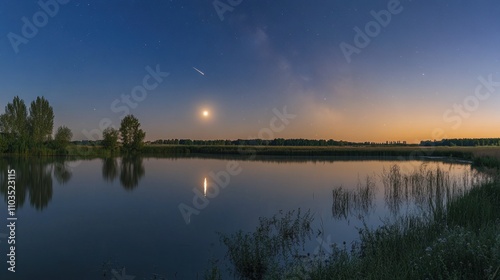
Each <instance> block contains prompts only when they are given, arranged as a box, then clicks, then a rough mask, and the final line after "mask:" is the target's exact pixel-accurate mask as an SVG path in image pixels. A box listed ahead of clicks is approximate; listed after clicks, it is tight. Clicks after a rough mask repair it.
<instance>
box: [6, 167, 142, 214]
mask: <svg viewBox="0 0 500 280" xmlns="http://www.w3.org/2000/svg"><path fill="white" fill-rule="evenodd" d="M102 161H103V162H102V177H103V179H104V180H105V181H108V182H113V181H114V180H115V179H116V178H118V177H119V182H120V185H121V186H122V187H123V188H124V189H126V190H133V189H134V188H136V187H137V186H138V185H139V181H140V179H141V178H142V177H143V176H144V174H145V170H144V166H143V163H142V158H140V157H129V158H127V157H125V158H121V159H117V158H105V159H103V160H102ZM118 161H120V164H118ZM69 162H70V160H68V159H66V158H61V157H41V158H26V157H12V158H0V170H1V172H0V194H2V196H3V198H4V201H6V202H7V197H8V184H7V181H8V178H7V170H8V169H15V170H16V179H15V181H16V184H15V186H16V208H20V207H22V206H23V205H24V204H25V203H26V199H27V198H28V199H29V203H30V205H31V206H32V207H33V208H35V209H37V210H43V209H44V208H46V207H47V205H48V204H49V202H50V201H51V199H52V193H53V180H54V179H55V180H56V182H57V183H58V184H60V185H65V184H67V183H68V182H69V181H70V180H71V177H72V175H73V173H72V168H71V167H70V164H69Z"/></svg>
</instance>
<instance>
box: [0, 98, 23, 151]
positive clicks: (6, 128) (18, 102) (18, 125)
mask: <svg viewBox="0 0 500 280" xmlns="http://www.w3.org/2000/svg"><path fill="white" fill-rule="evenodd" d="M0 130H1V131H2V132H3V133H4V139H5V140H4V141H5V142H6V143H7V146H8V150H9V151H10V152H23V151H25V150H26V148H27V141H28V111H27V110H26V105H25V104H24V100H22V99H20V98H19V96H16V97H14V100H13V101H12V103H8V104H7V106H5V113H4V114H2V115H1V116H0Z"/></svg>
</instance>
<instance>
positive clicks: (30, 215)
mask: <svg viewBox="0 0 500 280" xmlns="http://www.w3.org/2000/svg"><path fill="white" fill-rule="evenodd" d="M228 164H229V165H228ZM394 164H398V165H399V166H400V168H401V170H402V172H403V171H405V170H406V171H410V170H413V169H415V168H417V169H418V168H421V166H422V165H425V166H427V168H428V169H435V168H436V167H437V166H439V167H440V168H441V169H442V170H445V171H449V172H450V175H451V176H456V177H457V178H462V176H463V173H464V172H470V166H469V165H467V164H457V163H454V164H451V163H444V162H437V161H396V160H379V159H377V160H347V159H338V158H337V159H334V158H316V159H287V158H278V157H274V158H272V157H270V158H265V159H262V160H255V161H246V160H238V159H236V160H234V159H233V160H229V159H216V158H159V159H158V158H143V159H120V158H117V159H108V160H102V159H93V160H74V161H62V160H58V161H54V160H43V161H41V160H35V159H32V160H26V159H0V172H1V175H0V178H1V182H2V185H1V194H2V198H3V199H2V200H1V202H0V209H2V210H0V213H2V216H1V220H0V224H1V225H2V226H1V227H0V234H2V233H3V234H5V233H7V229H6V225H7V220H6V218H7V202H6V201H7V199H6V190H7V186H6V181H5V180H6V174H7V170H8V168H14V169H15V170H16V193H17V194H16V200H17V204H18V205H17V207H18V208H17V211H16V216H17V218H18V220H17V222H16V273H15V274H13V273H8V272H7V265H6V261H7V257H6V254H7V253H8V252H7V243H6V240H7V239H5V238H0V242H1V243H0V249H1V255H0V261H1V263H2V265H1V270H0V276H1V277H0V278H1V279H111V278H112V277H113V276H112V275H109V274H108V275H106V276H103V275H102V273H103V270H106V269H108V270H109V268H110V267H113V268H121V267H125V269H126V274H127V275H133V276H135V279H150V277H151V276H152V274H153V273H158V274H160V275H163V276H165V277H168V279H175V278H174V276H176V277H177V278H176V279H197V278H196V277H197V275H199V276H200V277H199V279H202V275H203V271H204V269H205V268H206V267H207V266H208V261H209V259H210V258H221V257H223V255H224V248H223V247H222V246H221V245H220V243H219V241H218V236H217V234H216V232H218V231H219V232H223V233H232V232H235V231H237V230H240V229H242V230H244V231H251V230H253V229H254V228H255V226H256V225H257V224H258V217H261V216H268V217H270V216H272V215H274V214H276V213H277V212H278V211H279V210H284V211H288V210H294V209H297V208H301V209H304V210H306V209H311V211H312V213H314V217H315V227H317V228H320V229H321V230H322V231H323V233H324V235H323V237H322V238H321V240H314V239H313V240H312V241H311V243H310V244H309V245H308V247H307V250H310V251H311V252H313V251H314V250H318V248H319V247H321V245H320V242H322V241H323V242H324V243H331V242H337V243H342V242H343V241H346V242H347V243H348V244H349V243H350V242H351V241H353V240H355V239H356V238H357V236H358V231H357V229H356V227H361V226H362V221H361V216H362V217H363V219H364V220H365V222H366V223H367V224H368V225H369V226H370V227H375V226H378V225H380V224H381V223H382V222H381V219H383V218H391V217H392V216H394V215H393V211H391V207H388V206H387V204H386V203H385V199H384V190H383V189H382V188H383V187H382V183H381V179H380V176H379V175H380V174H381V172H382V170H383V168H385V169H386V170H387V169H389V168H390V167H391V166H392V165H394ZM220 172H223V173H220ZM212 173H215V174H217V173H218V174H219V176H221V174H227V176H226V178H224V179H227V178H229V179H228V181H227V186H225V187H224V188H222V187H221V186H220V185H221V183H220V182H219V187H218V189H219V191H218V193H217V191H216V190H215V187H214V186H215V185H216V184H217V182H216V181H215V180H214V179H213V176H211V175H210V174H212ZM231 173H232V174H233V175H231ZM367 176H371V178H372V180H373V181H374V183H375V186H376V187H375V189H376V191H375V192H374V195H373V200H372V201H371V202H370V206H369V207H368V208H366V209H365V208H363V209H362V210H360V211H351V212H349V213H348V214H349V215H347V216H345V217H342V218H339V215H337V214H338V213H335V211H334V210H335V207H333V209H332V206H334V205H333V198H332V190H333V189H334V188H338V187H340V186H342V187H343V189H344V190H352V191H355V190H356V188H357V186H358V185H359V184H360V185H363V184H365V182H366V177H367ZM222 177H224V176H222ZM222 177H220V178H222ZM205 180H206V187H205V185H204V184H205ZM205 195H206V196H205ZM193 200H194V202H195V203H194V204H193ZM180 207H181V208H182V209H184V210H185V211H187V212H189V211H191V212H192V214H191V215H188V214H185V215H184V216H183V215H182V214H181V211H180ZM401 209H402V210H401V211H406V210H405V209H412V207H411V206H410V207H406V208H405V207H404V206H403V207H401ZM358 210H359V209H358ZM187 212H186V213H187ZM188 216H189V217H188ZM340 216H342V215H340ZM0 237H4V236H2V235H0ZM103 267H104V268H103Z"/></svg>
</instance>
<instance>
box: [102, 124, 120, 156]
mask: <svg viewBox="0 0 500 280" xmlns="http://www.w3.org/2000/svg"><path fill="white" fill-rule="evenodd" d="M119 134H120V133H119V131H118V130H116V129H114V128H112V127H108V128H106V129H105V130H104V131H103V132H102V145H103V146H104V147H105V148H106V149H109V150H111V151H114V150H115V149H116V148H117V147H118V136H119Z"/></svg>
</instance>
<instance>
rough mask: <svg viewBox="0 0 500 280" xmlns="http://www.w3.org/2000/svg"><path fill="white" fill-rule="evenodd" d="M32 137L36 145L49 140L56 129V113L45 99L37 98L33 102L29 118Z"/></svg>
mask: <svg viewBox="0 0 500 280" xmlns="http://www.w3.org/2000/svg"><path fill="white" fill-rule="evenodd" d="M28 126H29V130H30V134H31V135H30V136H31V138H32V139H33V141H34V142H35V144H36V145H40V144H41V143H42V142H43V141H45V140H48V137H49V136H50V135H51V134H52V129H53V128H54V112H53V110H52V107H51V106H50V105H49V101H47V100H46V99H45V98H44V97H39V96H38V97H37V98H36V100H35V101H33V102H31V106H30V115H29V118H28Z"/></svg>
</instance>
